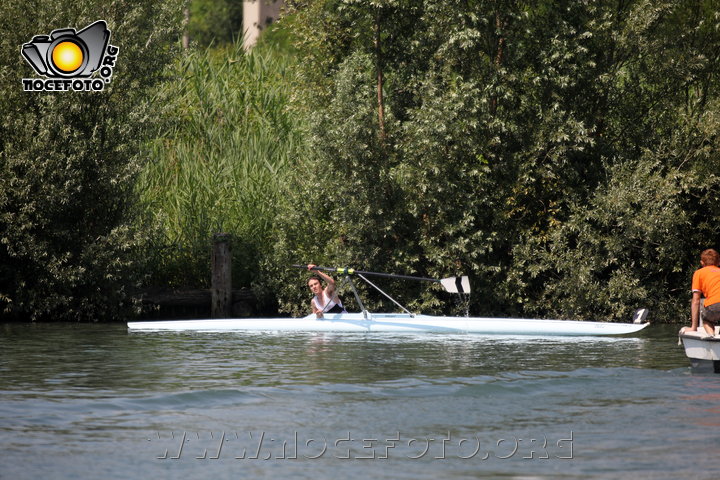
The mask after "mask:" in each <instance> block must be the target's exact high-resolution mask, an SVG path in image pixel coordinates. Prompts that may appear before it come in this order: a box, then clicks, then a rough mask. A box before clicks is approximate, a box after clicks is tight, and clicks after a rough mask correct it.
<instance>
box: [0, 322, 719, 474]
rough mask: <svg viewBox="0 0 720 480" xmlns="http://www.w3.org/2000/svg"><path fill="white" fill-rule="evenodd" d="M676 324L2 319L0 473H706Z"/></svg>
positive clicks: (706, 441)
mask: <svg viewBox="0 0 720 480" xmlns="http://www.w3.org/2000/svg"><path fill="white" fill-rule="evenodd" d="M676 331H677V327H675V326H663V325H651V326H650V327H649V328H648V329H646V330H645V331H643V332H641V333H639V334H637V335H636V336H634V337H631V338H601V337H593V338H590V337H582V338H522V337H484V336H469V335H457V336H456V335H452V336H451V335H443V334H434V335H433V334H425V335H397V334H372V335H362V334H351V335H348V334H297V333H293V334H279V333H276V334H272V333H262V334H261V333H255V334H239V333H158V332H152V333H142V332H132V333H131V332H128V331H127V329H126V328H125V327H124V326H123V325H108V324H95V325H74V324H73V325H68V324H58V325H56V324H52V325H47V324H40V325H0V352H1V353H0V355H1V357H0V359H1V362H0V392H1V395H2V401H1V402H0V478H3V479H25V478H27V479H31V478H32V479H35V478H52V479H78V478H80V479H85V478H88V479H126V478H153V479H162V478H233V479H235V478H308V479H310V478H312V479H318V478H320V479H322V478H328V479H329V478H343V479H366V478H399V479H403V478H407V479H424V478H427V479H431V478H432V479H434V478H500V479H539V478H548V479H550V478H552V479H555V478H560V479H576V478H577V479H580V478H582V479H587V478H591V479H617V478H632V479H673V480H674V479H678V478H684V479H695V478H697V479H717V478H718V477H719V476H720V453H719V452H718V447H719V446H720V375H715V374H700V373H695V372H691V371H690V369H689V362H688V360H687V358H686V357H685V355H684V353H683V350H682V348H681V347H680V346H678V345H677V337H676Z"/></svg>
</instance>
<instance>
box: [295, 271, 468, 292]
mask: <svg viewBox="0 0 720 480" xmlns="http://www.w3.org/2000/svg"><path fill="white" fill-rule="evenodd" d="M292 267H293V268H302V269H307V265H292ZM312 270H322V271H323V272H333V273H338V274H340V275H371V276H374V277H384V278H396V279H399V280H420V281H424V282H433V283H439V284H441V285H442V286H443V287H444V288H445V290H447V291H448V292H450V293H470V281H469V280H468V277H467V276H465V275H464V276H462V277H448V278H442V279H437V278H429V277H414V276H411V275H397V274H394V273H378V272H366V271H363V270H355V269H354V268H348V267H338V268H331V267H318V266H315V267H313V268H312Z"/></svg>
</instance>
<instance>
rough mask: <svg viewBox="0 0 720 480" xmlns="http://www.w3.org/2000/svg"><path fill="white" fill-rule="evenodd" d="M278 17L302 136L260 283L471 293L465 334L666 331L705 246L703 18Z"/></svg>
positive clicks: (302, 12) (696, 6)
mask: <svg viewBox="0 0 720 480" xmlns="http://www.w3.org/2000/svg"><path fill="white" fill-rule="evenodd" d="M290 6H291V7H292V8H291V11H292V12H293V13H294V16H293V17H292V18H291V19H289V21H290V22H291V23H292V25H293V26H294V29H295V33H296V35H297V38H298V41H297V45H298V48H300V49H301V50H302V51H303V54H304V55H305V57H306V58H307V61H306V62H305V63H304V65H305V67H306V68H305V69H304V70H303V71H302V78H303V80H304V82H305V84H304V91H305V92H307V97H308V98H307V99H306V101H305V102H304V103H303V104H304V106H305V108H306V109H307V111H309V112H312V117H311V121H312V125H313V128H312V134H311V136H310V137H309V141H310V144H311V145H310V147H309V148H308V149H307V151H306V152H304V154H303V155H302V157H301V158H300V160H299V168H300V172H298V173H297V180H296V183H295V184H294V186H293V188H292V189H291V190H290V191H289V192H288V195H289V199H288V204H287V206H286V210H287V212H286V213H285V214H283V215H282V216H281V217H280V218H279V220H278V229H277V236H278V239H279V240H278V243H277V246H276V247H277V249H276V255H275V257H274V258H273V259H272V261H270V262H269V263H270V264H271V265H282V264H285V263H287V262H289V261H290V260H291V258H292V259H294V260H295V262H294V263H297V262H298V261H305V260H307V261H310V260H312V261H313V262H315V263H329V264H338V263H339V264H346V263H347V264H351V265H353V266H356V267H363V268H364V269H367V270H372V269H379V270H382V271H397V272H403V273H418V274H422V275H429V276H436V277H437V276H448V275H452V274H455V273H465V274H469V275H470V276H471V280H472V283H473V285H474V287H475V291H474V294H473V304H472V311H473V313H484V314H518V315H523V314H532V315H535V316H562V317H572V318H575V317H577V318H597V319H627V318H628V316H629V313H630V311H631V310H632V309H633V308H635V307H637V306H638V305H643V306H649V307H651V308H654V309H655V310H656V312H657V311H659V312H660V315H659V316H661V317H662V318H665V319H668V320H680V317H679V315H680V311H681V310H682V309H683V308H686V302H687V298H688V297H687V295H686V293H685V292H686V291H687V289H688V285H689V283H688V282H689V275H690V273H691V272H692V270H693V269H694V268H695V265H696V263H697V255H698V253H699V251H700V250H701V249H703V248H705V247H707V246H713V245H715V242H716V241H717V239H718V222H717V221H715V217H716V214H714V210H715V206H716V205H717V204H718V203H717V202H718V194H717V191H718V190H717V188H718V185H717V174H716V172H717V167H718V160H719V159H718V137H717V132H718V118H717V112H718V75H717V73H718V60H720V59H719V58H718V55H720V18H719V17H718V15H719V13H718V9H717V8H716V7H717V5H716V3H715V2H713V1H701V2H695V1H692V2H690V1H687V2H677V1H660V2H657V1H646V0H636V1H626V0H622V1H620V0H618V1H611V2H606V1H593V0H586V1H560V2H522V1H516V0H500V1H497V0H493V1H490V0H485V1H483V0H479V1H474V2H467V1H461V0H442V1H441V0H373V1H354V0H318V1H295V2H290ZM298 256H301V257H302V258H298ZM273 275H274V276H275V277H276V278H278V279H279V281H278V282H277V284H276V289H277V291H278V292H279V293H280V295H281V300H282V305H283V307H284V308H285V309H287V310H288V311H293V312H296V313H297V312H299V311H301V310H303V309H304V301H305V300H304V298H303V295H302V294H301V290H300V287H302V285H303V282H302V281H301V280H300V279H299V277H298V276H297V275H296V274H293V273H285V272H283V271H282V270H277V271H273ZM298 284H299V285H300V286H297V285H298ZM403 288H405V290H403ZM412 288H414V287H412V286H406V287H403V286H400V285H398V286H394V288H393V290H394V291H399V292H401V295H400V296H401V297H404V298H403V299H404V300H410V299H415V300H414V301H412V302H411V304H412V305H413V306H414V307H415V308H418V309H423V310H426V311H427V310H432V309H434V308H440V307H442V306H443V305H444V304H446V303H447V302H446V299H445V298H443V297H438V295H435V294H433V295H429V293H431V292H427V291H426V292H425V294H424V295H418V294H417V292H416V291H414V290H411V289H412ZM298 298H303V301H302V302H301V301H299V300H298Z"/></svg>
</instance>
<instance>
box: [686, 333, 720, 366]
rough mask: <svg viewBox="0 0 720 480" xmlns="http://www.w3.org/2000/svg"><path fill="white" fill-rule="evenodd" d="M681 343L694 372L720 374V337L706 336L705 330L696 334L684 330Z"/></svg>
mask: <svg viewBox="0 0 720 480" xmlns="http://www.w3.org/2000/svg"><path fill="white" fill-rule="evenodd" d="M680 341H681V342H682V345H683V347H684V348H685V355H687V357H688V358H689V359H690V364H691V366H692V368H693V370H694V371H697V372H715V373H720V336H718V335H715V336H713V337H711V336H709V335H706V334H705V331H704V330H703V329H699V330H698V331H695V332H685V331H684V330H683V331H681V333H680Z"/></svg>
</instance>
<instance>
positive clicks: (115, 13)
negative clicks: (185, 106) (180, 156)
mask: <svg viewBox="0 0 720 480" xmlns="http://www.w3.org/2000/svg"><path fill="white" fill-rule="evenodd" d="M179 13H180V8H179V5H178V4H177V2H160V3H158V2H153V1H141V2H133V3H132V4H129V3H128V2H113V3H111V4H108V2H100V1H87V2H82V3H80V4H66V3H57V4H56V3H52V2H43V3H42V4H40V3H38V2H33V5H32V6H30V5H28V2H25V1H19V0H10V1H4V2H2V3H1V4H0V26H2V31H3V35H2V38H1V39H0V91H1V92H2V95H0V111H2V122H1V123H0V206H1V207H0V312H2V318H3V319H12V318H21V319H26V320H27V319H32V320H78V319H90V320H97V319H111V318H115V317H117V316H119V315H121V314H122V311H123V305H127V304H128V301H127V297H128V293H129V289H130V288H132V287H133V285H136V284H137V282H138V281H139V280H140V279H141V274H142V264H141V262H140V261H139V259H140V258H142V252H141V250H140V247H141V245H142V244H143V235H142V234H140V233H138V232H137V231H134V230H133V229H131V228H130V227H129V225H130V224H131V220H130V217H131V213H132V207H133V203H134V202H133V181H134V180H133V179H134V178H135V176H136V174H137V172H138V170H139V167H140V165H141V156H140V151H141V150H140V149H141V145H142V142H143V137H144V135H145V134H146V132H148V131H152V128H153V124H154V123H153V122H154V121H153V105H152V104H151V103H150V102H149V101H148V98H149V92H150V91H152V90H153V89H154V88H155V87H156V86H157V85H158V83H159V82H160V81H161V80H162V78H161V73H162V71H163V68H164V64H165V63H166V62H167V61H168V60H169V58H170V57H171V53H172V52H171V50H170V48H169V42H176V41H177V39H178V38H179V26H180V22H181V19H180V15H179ZM100 19H102V20H106V21H107V24H108V28H109V29H110V30H111V32H112V36H111V39H110V43H111V44H112V45H115V46H118V47H119V49H120V51H119V55H118V60H117V63H116V67H115V70H114V76H113V78H112V82H111V83H109V84H107V86H106V88H105V90H103V91H102V92H55V93H42V92H24V91H23V87H22V84H21V78H23V77H34V76H35V73H34V72H33V71H32V69H31V68H30V66H29V65H28V64H27V63H26V62H25V61H24V59H23V58H22V57H21V56H20V47H21V45H22V44H23V43H25V42H28V41H30V40H31V39H32V38H33V36H35V35H48V34H49V33H50V32H51V31H52V30H55V29H60V28H67V27H73V28H77V29H78V30H79V29H81V28H84V27H85V26H87V25H89V24H90V23H92V22H95V21H96V20H100Z"/></svg>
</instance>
